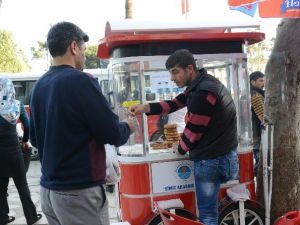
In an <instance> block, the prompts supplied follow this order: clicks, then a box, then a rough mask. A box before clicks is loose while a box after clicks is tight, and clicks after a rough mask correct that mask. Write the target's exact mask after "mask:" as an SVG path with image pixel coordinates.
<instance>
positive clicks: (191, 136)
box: [178, 91, 217, 154]
mask: <svg viewBox="0 0 300 225" xmlns="http://www.w3.org/2000/svg"><path fill="white" fill-rule="evenodd" d="M216 102H217V97H216V96H215V95H214V94H212V93H210V92H208V91H200V92H198V93H195V94H194V95H193V98H192V99H191V103H190V108H189V112H188V116H187V121H186V126H185V129H184V130H183V135H182V139H181V140H180V142H179V146H178V151H179V152H180V153H181V154H184V153H186V152H187V151H189V150H191V149H193V148H194V147H196V146H197V144H198V143H199V141H200V140H201V138H202V137H203V135H205V133H206V132H207V130H208V126H209V124H210V122H211V118H212V116H213V113H214V111H215V105H216Z"/></svg>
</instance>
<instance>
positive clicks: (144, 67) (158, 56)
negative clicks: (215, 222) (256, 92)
mask: <svg viewBox="0 0 300 225" xmlns="http://www.w3.org/2000/svg"><path fill="white" fill-rule="evenodd" d="M256 26H257V25H253V24H247V23H245V24H242V25H241V24H235V23H231V24H225V25H216V24H212V25H208V24H201V23H200V22H198V23H191V22H181V23H179V22H178V23H169V24H163V23H146V22H140V23H139V22H134V21H132V20H125V21H122V22H115V23H114V22H108V23H107V25H106V29H105V37H104V38H103V39H101V40H100V42H99V47H98V53H97V55H98V57H99V58H107V59H109V60H110V64H109V68H108V73H109V86H110V91H109V94H108V96H109V97H108V100H109V102H110V104H111V106H112V108H113V109H114V111H115V113H116V114H118V115H119V116H120V120H122V119H125V118H127V116H128V111H127V110H128V107H130V106H131V105H134V104H138V103H145V102H155V101H159V100H169V99H172V98H174V97H175V96H176V95H177V94H178V93H180V92H182V91H183V90H182V89H179V88H178V87H176V85H174V84H173V83H172V82H171V80H170V74H169V72H168V71H167V70H166V68H165V62H166V60H167V58H168V56H169V55H170V54H172V53H173V52H174V51H175V50H177V49H182V48H185V49H189V50H190V51H191V52H192V53H193V54H194V57H195V59H196V64H197V66H198V67H199V68H202V67H204V68H206V69H207V70H208V73H209V74H211V75H214V76H215V77H217V78H218V79H219V80H221V81H222V82H223V84H224V85H225V86H226V87H227V88H228V90H229V91H230V93H231V94H232V97H233V99H234V102H235V105H236V110H237V123H238V139H239V146H238V153H239V160H240V180H239V183H240V184H244V185H245V186H246V188H247V189H248V191H249V193H250V199H249V200H248V201H247V202H245V205H244V207H245V210H244V211H245V222H246V223H247V224H262V221H263V219H262V218H261V217H262V213H261V210H262V209H261V208H260V206H259V205H258V204H257V203H256V202H255V183H254V174H253V153H252V146H251V142H252V131H251V118H250V103H249V99H250V97H249V85H248V82H249V80H248V74H247V55H246V54H245V47H246V46H247V45H251V44H254V43H257V42H260V41H262V40H263V39H264V34H263V33H259V32H234V29H235V28H241V27H244V28H245V27H249V28H251V27H256ZM170 116H171V114H170V115H169V117H170ZM169 117H168V116H167V115H163V116H146V115H142V116H139V117H137V118H136V129H135V133H134V134H132V135H131V136H130V139H129V140H128V142H127V143H126V144H125V145H123V146H120V147H119V148H118V155H119V157H118V161H119V164H120V169H121V179H120V182H119V184H118V204H119V217H120V220H121V221H128V222H129V223H130V224H132V225H141V224H151V225H154V224H160V223H161V218H160V216H159V214H158V213H157V212H156V210H155V207H154V205H155V204H156V203H157V202H158V203H160V205H161V206H164V207H165V208H169V209H170V210H172V209H173V211H174V212H175V213H176V214H179V215H183V216H186V217H190V218H191V217H192V214H195V215H196V214H197V213H198V212H197V207H196V198H195V188H194V180H193V162H192V161H190V160H189V158H188V154H187V155H184V156H178V155H176V154H174V153H173V151H172V148H170V145H163V143H164V139H165V137H164V125H165V124H167V123H168V120H169ZM183 120H184V118H182V117H180V116H178V117H177V119H176V120H175V121H177V122H178V124H179V123H182V122H184V121H183ZM173 121H174V120H173ZM175 127H176V126H175ZM155 143H158V144H159V143H161V144H162V145H161V146H163V147H161V146H160V148H157V147H155V146H156V145H155ZM237 182H238V181H237ZM232 185H233V184H229V183H228V184H224V185H223V186H222V190H221V192H220V222H221V223H226V224H236V218H238V216H237V214H238V212H239V211H238V205H237V204H235V203H232V202H230V201H228V199H227V198H226V189H227V188H228V187H231V186H232ZM191 213H192V214H191Z"/></svg>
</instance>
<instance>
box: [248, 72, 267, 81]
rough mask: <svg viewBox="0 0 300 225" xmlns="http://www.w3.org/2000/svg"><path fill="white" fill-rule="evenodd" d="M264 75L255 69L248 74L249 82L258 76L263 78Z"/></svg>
mask: <svg viewBox="0 0 300 225" xmlns="http://www.w3.org/2000/svg"><path fill="white" fill-rule="evenodd" d="M264 76H265V75H264V74H263V73H262V72H260V71H255V72H253V73H251V74H250V75H249V78H250V82H251V81H252V80H254V81H256V80H257V79H258V78H263V77H264Z"/></svg>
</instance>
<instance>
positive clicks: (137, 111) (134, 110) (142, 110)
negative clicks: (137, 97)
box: [128, 103, 150, 116]
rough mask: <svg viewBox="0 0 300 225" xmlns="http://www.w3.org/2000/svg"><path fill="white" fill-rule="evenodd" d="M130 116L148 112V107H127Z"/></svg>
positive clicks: (145, 105) (143, 105) (144, 105)
mask: <svg viewBox="0 0 300 225" xmlns="http://www.w3.org/2000/svg"><path fill="white" fill-rule="evenodd" d="M128 111H129V113H130V115H131V116H137V115H141V114H142V113H148V112H150V105H149V104H147V103H146V104H138V105H134V106H131V107H129V109H128Z"/></svg>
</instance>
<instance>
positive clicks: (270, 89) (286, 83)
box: [257, 19, 300, 224]
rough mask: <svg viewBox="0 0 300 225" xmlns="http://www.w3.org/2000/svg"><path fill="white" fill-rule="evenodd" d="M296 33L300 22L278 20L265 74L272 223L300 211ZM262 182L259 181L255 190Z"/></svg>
mask: <svg viewBox="0 0 300 225" xmlns="http://www.w3.org/2000/svg"><path fill="white" fill-rule="evenodd" d="M299 33H300V19H283V20H282V21H281V23H280V24H279V25H278V28H277V35H276V40H275V45H274V48H273V51H272V54H271V56H270V58H269V61H268V63H267V66H266V71H265V74H266V96H265V114H266V117H267V118H269V119H270V121H272V122H273V123H274V161H273V194H272V204H271V224H273V222H274V220H275V219H276V218H278V217H280V216H282V215H283V214H284V213H285V212H287V211H291V210H299V209H300V51H299V46H300V38H299V36H298V34H299ZM261 181H262V180H261V179H259V178H258V190H259V189H260V188H261V187H262V184H261ZM257 193H263V192H262V191H258V192H257ZM258 197H259V196H258Z"/></svg>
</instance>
